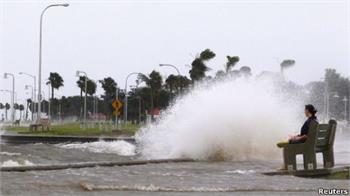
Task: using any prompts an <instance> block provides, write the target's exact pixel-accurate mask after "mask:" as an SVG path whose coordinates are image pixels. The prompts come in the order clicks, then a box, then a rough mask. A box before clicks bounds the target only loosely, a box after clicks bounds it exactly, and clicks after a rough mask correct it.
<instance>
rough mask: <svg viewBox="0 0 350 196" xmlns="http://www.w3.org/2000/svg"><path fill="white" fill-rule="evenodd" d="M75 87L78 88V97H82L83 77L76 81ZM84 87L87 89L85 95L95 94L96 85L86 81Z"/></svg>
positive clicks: (83, 88) (89, 80) (88, 80)
mask: <svg viewBox="0 0 350 196" xmlns="http://www.w3.org/2000/svg"><path fill="white" fill-rule="evenodd" d="M77 85H78V87H79V88H80V97H82V94H83V92H84V93H85V76H80V77H79V80H78V81H77ZM86 87H87V94H89V95H93V94H95V92H96V87H97V85H96V83H95V82H94V81H93V80H91V79H89V78H88V79H87V81H86Z"/></svg>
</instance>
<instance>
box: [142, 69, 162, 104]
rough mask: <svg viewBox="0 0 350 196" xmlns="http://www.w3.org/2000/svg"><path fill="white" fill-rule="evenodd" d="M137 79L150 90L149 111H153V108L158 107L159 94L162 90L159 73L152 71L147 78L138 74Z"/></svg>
mask: <svg viewBox="0 0 350 196" xmlns="http://www.w3.org/2000/svg"><path fill="white" fill-rule="evenodd" d="M139 79H140V80H141V81H144V82H145V83H146V85H147V87H149V88H150V89H151V111H153V109H154V107H159V105H158V100H159V93H160V91H161V89H162V84H163V79H162V76H161V75H160V73H159V72H157V71H152V72H151V73H150V74H149V75H148V76H146V75H144V74H139Z"/></svg>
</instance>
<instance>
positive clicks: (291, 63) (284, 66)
mask: <svg viewBox="0 0 350 196" xmlns="http://www.w3.org/2000/svg"><path fill="white" fill-rule="evenodd" d="M294 65H295V60H293V59H286V60H283V61H282V62H281V64H280V66H281V73H282V74H283V73H284V70H286V69H288V68H290V67H292V66H294Z"/></svg>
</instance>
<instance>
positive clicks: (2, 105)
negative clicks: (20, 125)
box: [0, 103, 5, 121]
mask: <svg viewBox="0 0 350 196" xmlns="http://www.w3.org/2000/svg"><path fill="white" fill-rule="evenodd" d="M3 109H5V105H4V104H3V103H0V110H3ZM3 118H4V115H2V118H1V121H4V119H3Z"/></svg>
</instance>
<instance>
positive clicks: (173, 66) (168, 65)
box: [159, 64, 181, 76]
mask: <svg viewBox="0 0 350 196" xmlns="http://www.w3.org/2000/svg"><path fill="white" fill-rule="evenodd" d="M159 66H160V67H164V66H167V67H172V68H174V69H176V71H177V75H179V76H180V75H181V73H180V71H179V69H178V68H177V67H176V66H175V65H171V64H159Z"/></svg>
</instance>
